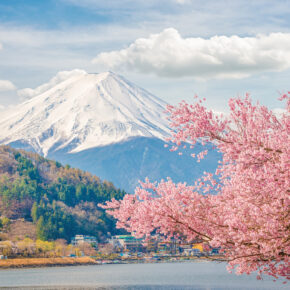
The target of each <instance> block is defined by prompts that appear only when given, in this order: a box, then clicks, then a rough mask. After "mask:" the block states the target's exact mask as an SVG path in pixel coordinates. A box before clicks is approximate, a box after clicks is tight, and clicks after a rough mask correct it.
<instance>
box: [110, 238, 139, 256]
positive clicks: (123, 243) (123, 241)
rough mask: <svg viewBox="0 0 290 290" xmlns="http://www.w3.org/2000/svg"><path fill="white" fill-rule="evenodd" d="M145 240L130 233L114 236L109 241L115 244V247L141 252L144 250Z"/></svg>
mask: <svg viewBox="0 0 290 290" xmlns="http://www.w3.org/2000/svg"><path fill="white" fill-rule="evenodd" d="M142 242H143V240H142V239H136V238H135V237H133V236H130V235H117V236H113V237H112V238H111V239H110V240H109V243H110V244H111V245H113V247H114V248H115V249H116V248H119V249H123V250H128V251H130V252H139V251H142V250H143V248H144V247H143V244H142Z"/></svg>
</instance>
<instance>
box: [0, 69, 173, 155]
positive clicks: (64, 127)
mask: <svg viewBox="0 0 290 290" xmlns="http://www.w3.org/2000/svg"><path fill="white" fill-rule="evenodd" d="M72 72H74V71H72ZM41 87H42V89H41ZM43 88H44V90H43ZM37 89H38V91H40V94H38V95H36V96H34V97H33V98H31V99H29V100H27V101H25V102H24V103H22V104H20V105H19V106H17V107H15V108H13V109H10V110H8V111H7V112H6V114H5V113H4V115H3V116H2V117H1V118H0V143H5V144H7V143H11V142H15V141H19V140H25V141H26V142H27V143H28V144H30V145H31V146H32V147H33V148H34V150H35V151H36V152H38V153H41V154H43V155H44V156H47V154H48V151H50V149H51V148H52V147H53V146H54V145H55V144H57V143H61V145H60V146H59V147H58V148H57V149H61V148H63V147H68V146H70V148H71V152H79V151H82V150H85V149H89V148H93V147H98V146H105V145H108V144H112V143H118V142H120V141H124V140H126V139H128V138H130V137H137V136H142V137H157V138H159V139H163V140H164V139H165V138H166V137H168V136H169V134H170V128H169V126H168V122H167V120H166V118H165V116H164V115H163V114H162V113H163V111H164V110H165V106H166V103H165V102H163V101H162V100H160V99H158V98H157V97H155V96H153V95H152V94H150V93H149V92H147V91H145V90H143V89H141V88H139V87H137V86H135V85H134V84H132V83H131V82H129V81H127V80H126V79H125V78H123V77H121V76H119V75H116V74H114V73H112V72H105V73H99V74H92V73H86V72H84V71H76V72H74V73H72V74H71V75H68V77H67V78H65V79H63V80H62V81H59V82H57V83H56V84H55V85H54V86H52V87H49V83H48V84H45V85H42V86H40V87H39V88H37ZM37 89H36V91H37ZM13 110H14V112H13Z"/></svg>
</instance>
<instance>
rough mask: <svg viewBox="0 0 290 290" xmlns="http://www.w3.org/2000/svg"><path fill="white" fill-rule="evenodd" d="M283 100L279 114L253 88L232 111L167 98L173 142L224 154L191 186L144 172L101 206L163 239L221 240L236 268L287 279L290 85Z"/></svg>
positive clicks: (134, 229)
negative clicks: (155, 179)
mask: <svg viewBox="0 0 290 290" xmlns="http://www.w3.org/2000/svg"><path fill="white" fill-rule="evenodd" d="M281 100H286V102H287V105H286V110H285V113H284V114H282V116H280V117H277V116H275V114H274V113H273V112H272V111H271V110H269V109H267V108H266V107H264V106H262V105H260V104H256V105H253V103H252V101H251V100H250V98H249V96H246V97H245V98H244V99H241V98H238V99H231V100H230V101H229V108H230V115H229V116H227V117H221V116H217V115H215V114H214V112H213V111H211V110H207V109H206V107H204V106H203V104H202V101H199V102H197V103H195V104H192V105H189V104H187V103H185V102H182V103H181V104H179V106H177V107H173V106H168V112H169V114H170V120H171V126H172V128H173V129H175V132H176V133H174V134H173V137H172V139H171V141H172V142H173V143H175V145H174V146H173V149H172V150H173V151H174V150H176V149H177V148H179V146H180V145H182V146H184V142H185V143H190V144H191V146H194V145H195V144H196V142H203V143H204V144H205V143H210V144H214V146H215V147H216V148H217V149H218V150H219V151H220V152H221V153H222V156H223V157H222V160H221V162H220V165H219V167H218V168H217V170H216V172H215V174H210V173H206V172H205V173H204V176H203V177H202V178H200V179H199V180H197V181H196V182H195V184H194V185H193V186H188V185H186V184H182V183H178V184H174V183H173V182H172V180H170V179H169V178H168V180H167V181H162V182H160V183H159V184H156V183H150V182H149V181H148V180H146V182H145V183H141V187H140V188H137V189H136V191H135V195H126V196H125V197H124V199H123V200H121V201H116V200H112V201H111V202H107V204H106V205H102V207H103V208H106V209H107V212H108V213H109V214H111V215H112V216H114V217H115V218H117V219H118V222H117V226H118V227H120V228H124V229H126V230H127V231H129V232H131V233H133V234H134V235H135V236H137V237H144V236H146V237H150V235H151V234H152V233H153V232H156V231H157V232H159V233H160V234H161V235H162V236H164V238H165V239H166V238H171V237H173V236H174V237H176V238H182V239H184V238H186V239H187V240H188V241H192V240H194V239H196V238H198V239H202V240H203V241H204V243H207V244H209V245H210V246H212V247H220V248H221V249H222V251H223V253H224V256H225V258H226V259H227V261H228V269H229V270H232V269H234V268H235V270H236V273H237V274H241V273H247V274H249V273H251V272H253V271H258V276H257V278H258V279H260V278H261V274H263V273H264V274H268V275H272V276H273V277H275V278H278V277H283V278H286V279H289V275H290V274H289V268H290V263H289V262H290V260H289V254H290V238H289V233H290V222H289V221H290V194H289V193H290V158H289V157H290V134H289V133H290V116H289V113H290V93H288V94H285V95H283V96H282V98H281ZM205 155H206V151H203V152H201V153H199V154H198V155H197V158H198V160H199V159H201V158H203V157H204V156H205ZM213 193H214V194H213Z"/></svg>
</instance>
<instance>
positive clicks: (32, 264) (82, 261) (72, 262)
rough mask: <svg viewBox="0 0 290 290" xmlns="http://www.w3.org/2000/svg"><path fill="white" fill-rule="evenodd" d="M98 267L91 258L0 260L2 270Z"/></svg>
mask: <svg viewBox="0 0 290 290" xmlns="http://www.w3.org/2000/svg"><path fill="white" fill-rule="evenodd" d="M80 265H98V263H97V261H96V260H95V259H93V258H90V257H80V258H71V257H65V258H19V259H7V260H0V270H1V269H3V270H4V269H19V268H20V269H21V268H42V267H59V266H60V267H61V266H80Z"/></svg>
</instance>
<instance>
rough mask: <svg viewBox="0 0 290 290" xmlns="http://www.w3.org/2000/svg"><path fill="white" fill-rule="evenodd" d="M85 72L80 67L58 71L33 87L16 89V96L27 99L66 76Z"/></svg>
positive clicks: (66, 77)
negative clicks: (45, 81)
mask: <svg viewBox="0 0 290 290" xmlns="http://www.w3.org/2000/svg"><path fill="white" fill-rule="evenodd" d="M86 73H87V72H86V71H84V70H80V69H74V70H71V71H60V72H58V73H57V74H56V75H55V76H54V77H53V78H52V79H50V80H49V81H48V82H47V83H45V84H43V85H41V86H39V87H37V88H35V89H31V88H25V89H21V90H18V91H17V94H18V96H19V97H20V98H21V99H22V100H28V99H31V98H33V97H34V96H37V95H39V94H42V93H44V92H45V91H47V90H49V89H50V88H52V87H54V86H56V85H57V84H59V83H61V82H63V81H65V80H67V79H68V78H71V77H74V76H80V75H84V74H86Z"/></svg>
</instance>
